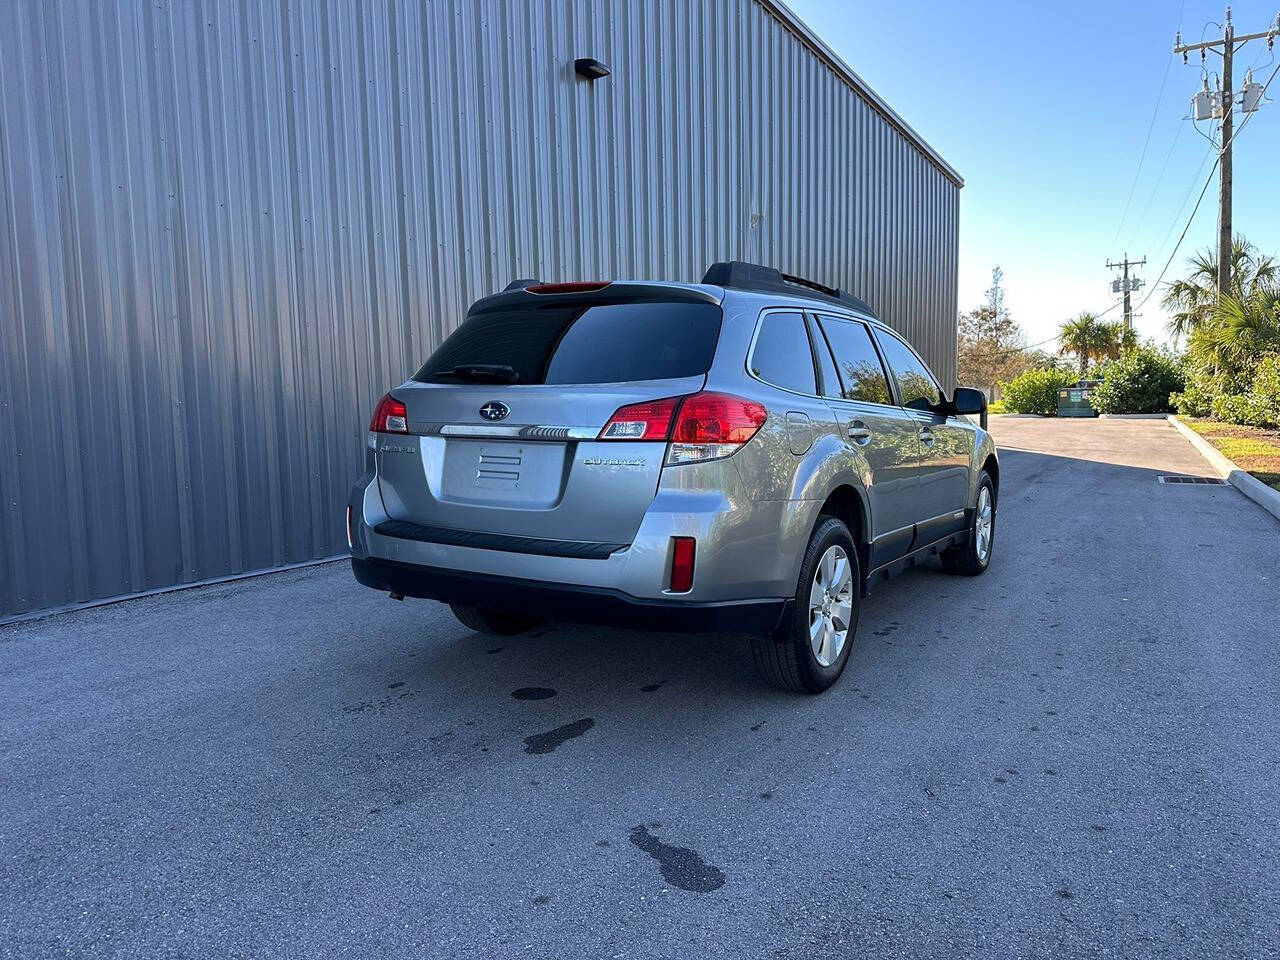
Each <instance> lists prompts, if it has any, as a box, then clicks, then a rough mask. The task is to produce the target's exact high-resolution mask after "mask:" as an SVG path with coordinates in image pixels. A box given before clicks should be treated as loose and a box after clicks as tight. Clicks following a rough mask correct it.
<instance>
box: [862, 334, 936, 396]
mask: <svg viewBox="0 0 1280 960" xmlns="http://www.w3.org/2000/svg"><path fill="white" fill-rule="evenodd" d="M876 338H877V339H878V340H879V341H880V349H882V350H883V351H884V357H885V359H886V360H888V361H889V369H891V370H892V371H893V377H894V380H895V381H897V384H898V397H899V402H900V403H901V404H902V405H903V406H904V407H911V408H912V409H913V410H930V411H932V410H936V409H937V408H938V406H939V405H940V404H941V403H942V390H941V389H940V388H939V387H938V381H937V380H935V379H934V377H933V374H932V373H930V372H929V368H928V367H926V366H925V365H924V361H923V360H921V359H920V358H919V357H917V356H916V354H915V351H914V350H912V349H911V348H910V347H909V346H907V345H906V344H905V343H904V342H903V341H901V340H899V339H898V338H897V337H895V336H894V335H893V334H891V333H886V332H885V331H884V330H879V331H877V332H876Z"/></svg>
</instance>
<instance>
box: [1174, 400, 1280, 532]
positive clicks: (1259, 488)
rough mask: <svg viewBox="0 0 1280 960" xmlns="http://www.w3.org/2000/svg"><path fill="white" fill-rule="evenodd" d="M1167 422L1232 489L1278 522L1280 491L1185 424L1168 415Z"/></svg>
mask: <svg viewBox="0 0 1280 960" xmlns="http://www.w3.org/2000/svg"><path fill="white" fill-rule="evenodd" d="M1168 420H1169V422H1170V423H1171V424H1173V428H1174V429H1175V430H1177V431H1178V432H1179V433H1180V434H1182V435H1183V436H1184V437H1186V438H1187V441H1188V442H1189V443H1190V444H1191V445H1192V446H1193V447H1195V448H1196V450H1198V451H1199V452H1200V455H1201V456H1202V457H1204V458H1205V459H1206V460H1208V461H1209V463H1210V464H1211V465H1212V466H1213V469H1215V470H1216V471H1218V474H1219V475H1220V476H1221V477H1223V478H1224V479H1225V480H1226V481H1227V482H1228V483H1230V484H1231V485H1232V486H1233V487H1235V488H1236V489H1237V490H1239V491H1240V492H1241V493H1243V494H1244V495H1245V496H1246V497H1248V498H1249V499H1250V500H1252V501H1253V502H1254V503H1256V504H1257V505H1258V506H1260V507H1261V508H1262V509H1263V510H1265V511H1267V513H1269V514H1271V515H1272V516H1273V517H1275V518H1276V519H1277V520H1280V490H1273V489H1272V488H1271V487H1268V486H1267V485H1266V484H1265V483H1263V482H1262V481H1261V480H1259V479H1258V478H1257V477H1255V476H1253V475H1252V474H1249V473H1246V472H1245V471H1244V470H1241V469H1240V468H1239V467H1237V466H1236V464H1235V461H1234V460H1229V459H1227V458H1226V457H1224V456H1223V455H1222V451H1221V450H1219V449H1218V448H1217V447H1215V446H1214V445H1213V444H1211V443H1210V442H1209V441H1208V440H1206V439H1205V438H1204V437H1202V436H1200V434H1198V433H1196V432H1195V431H1194V430H1192V429H1191V428H1190V427H1188V426H1187V425H1186V424H1185V423H1183V422H1182V421H1181V420H1179V419H1178V418H1177V417H1175V416H1174V415H1173V414H1169V417H1168Z"/></svg>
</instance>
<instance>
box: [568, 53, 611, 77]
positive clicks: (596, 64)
mask: <svg viewBox="0 0 1280 960" xmlns="http://www.w3.org/2000/svg"><path fill="white" fill-rule="evenodd" d="M573 72H574V73H576V74H577V75H578V76H580V77H585V78H586V79H587V80H599V79H600V78H601V77H607V76H608V75H609V68H608V67H606V66H605V65H604V64H603V63H601V62H600V61H599V60H593V59H591V58H590V57H580V58H579V59H577V60H575V61H573Z"/></svg>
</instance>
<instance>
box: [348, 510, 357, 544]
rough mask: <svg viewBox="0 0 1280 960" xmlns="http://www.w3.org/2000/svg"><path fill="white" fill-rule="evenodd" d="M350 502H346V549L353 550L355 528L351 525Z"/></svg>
mask: <svg viewBox="0 0 1280 960" xmlns="http://www.w3.org/2000/svg"><path fill="white" fill-rule="evenodd" d="M351 522H352V516H351V504H347V549H348V550H354V549H355V548H356V530H355V527H353V526H352V525H351Z"/></svg>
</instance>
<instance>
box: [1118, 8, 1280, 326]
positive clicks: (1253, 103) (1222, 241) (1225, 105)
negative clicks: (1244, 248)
mask: <svg viewBox="0 0 1280 960" xmlns="http://www.w3.org/2000/svg"><path fill="white" fill-rule="evenodd" d="M1278 26H1280V16H1278V17H1277V18H1276V19H1275V20H1273V21H1272V22H1271V25H1270V27H1269V29H1267V30H1266V31H1264V32H1262V33H1249V34H1245V35H1243V36H1240V37H1237V36H1236V31H1235V27H1234V26H1233V25H1232V23H1231V8H1230V7H1227V16H1226V19H1225V20H1224V21H1223V27H1222V39H1220V40H1208V41H1205V42H1203V43H1187V44H1184V43H1183V42H1182V33H1181V32H1179V33H1178V34H1177V37H1176V38H1175V40H1174V45H1173V52H1174V53H1180V54H1182V62H1183V63H1186V62H1187V54H1188V53H1189V52H1191V51H1192V50H1199V51H1200V62H1201V63H1203V62H1204V59H1205V53H1206V51H1210V50H1211V51H1213V52H1214V53H1216V54H1218V55H1219V56H1220V57H1222V85H1221V88H1220V90H1215V91H1210V90H1209V81H1208V79H1207V78H1206V79H1205V81H1204V90H1203V91H1202V92H1201V93H1198V94H1196V95H1195V96H1194V97H1192V98H1191V113H1192V116H1193V117H1194V118H1195V119H1196V120H1208V119H1217V120H1221V121H1222V138H1221V141H1220V146H1219V151H1220V153H1219V158H1218V164H1219V166H1218V295H1219V296H1221V297H1226V296H1230V295H1231V293H1232V290H1231V237H1232V231H1231V139H1232V129H1233V127H1234V125H1235V124H1234V117H1233V113H1232V112H1233V110H1234V109H1235V104H1236V93H1235V86H1234V80H1233V79H1232V76H1231V61H1232V59H1233V58H1234V56H1235V52H1236V50H1237V49H1238V48H1239V47H1242V46H1244V45H1245V44H1246V43H1248V42H1249V41H1250V40H1264V39H1265V40H1266V41H1267V47H1268V48H1271V47H1273V45H1274V43H1275V37H1276V31H1277V27H1278ZM1260 87H1261V85H1260V84H1255V83H1254V82H1253V76H1252V72H1250V74H1249V75H1248V76H1246V78H1245V83H1244V88H1243V89H1242V90H1241V109H1242V112H1244V113H1252V112H1253V111H1254V110H1257V109H1258V107H1259V105H1260V101H1261V92H1260V89H1259V90H1258V92H1257V94H1256V95H1255V93H1254V90H1255V88H1260ZM1251 98H1252V99H1251ZM1127 309H1128V308H1127V306H1126V311H1127Z"/></svg>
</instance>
